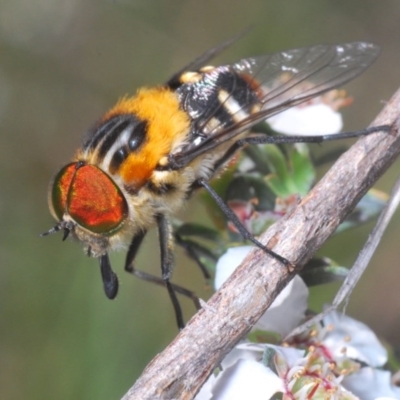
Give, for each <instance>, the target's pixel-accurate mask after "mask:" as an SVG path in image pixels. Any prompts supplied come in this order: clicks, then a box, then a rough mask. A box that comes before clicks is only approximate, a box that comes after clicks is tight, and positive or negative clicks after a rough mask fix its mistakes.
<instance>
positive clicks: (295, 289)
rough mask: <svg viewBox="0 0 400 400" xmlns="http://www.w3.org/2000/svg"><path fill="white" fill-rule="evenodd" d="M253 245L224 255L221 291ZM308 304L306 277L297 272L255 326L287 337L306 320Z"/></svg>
mask: <svg viewBox="0 0 400 400" xmlns="http://www.w3.org/2000/svg"><path fill="white" fill-rule="evenodd" d="M253 248H254V247H253V246H241V247H233V248H230V249H228V251H227V252H226V253H225V254H223V255H222V256H221V257H220V259H219V260H218V263H217V265H216V272H215V282H214V286H215V288H216V289H217V290H218V289H219V288H220V287H221V286H222V284H223V283H224V282H225V281H226V280H227V279H228V278H229V277H230V275H231V274H232V273H233V271H234V270H235V269H236V268H237V267H238V266H239V265H240V264H241V263H242V261H243V260H244V259H245V257H246V256H247V254H248V253H249V252H250V250H252V249H253ZM307 303H308V288H307V286H306V285H305V283H304V282H303V280H302V279H301V278H300V277H299V276H297V275H296V276H295V277H294V279H293V280H292V281H291V282H290V283H289V284H288V285H287V286H286V287H285V288H284V289H283V290H282V292H281V293H280V294H279V295H278V297H277V298H276V299H275V300H274V302H273V303H272V304H271V306H270V307H269V309H268V310H267V311H266V312H265V313H264V315H263V316H262V317H261V318H260V320H259V321H258V322H257V323H256V324H255V326H254V328H255V329H261V330H264V331H273V332H277V333H279V334H280V335H281V336H282V337H284V336H286V335H287V334H289V333H290V332H291V331H292V330H293V329H294V328H295V327H296V326H298V325H299V323H300V322H301V321H302V320H303V318H304V313H305V311H306V310H307Z"/></svg>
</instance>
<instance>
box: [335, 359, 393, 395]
mask: <svg viewBox="0 0 400 400" xmlns="http://www.w3.org/2000/svg"><path fill="white" fill-rule="evenodd" d="M343 386H344V387H346V388H347V389H348V390H350V391H351V392H352V393H354V394H356V395H357V396H358V397H360V399H362V400H378V399H381V400H383V399H400V388H398V387H396V386H394V385H393V384H392V383H391V374H390V372H389V371H382V370H379V369H375V368H371V367H364V368H361V369H360V370H359V371H358V372H356V373H354V374H351V375H348V376H346V377H345V378H344V380H343Z"/></svg>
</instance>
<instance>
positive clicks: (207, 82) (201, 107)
mask: <svg viewBox="0 0 400 400" xmlns="http://www.w3.org/2000/svg"><path fill="white" fill-rule="evenodd" d="M181 82H182V85H181V86H180V87H178V88H177V90H176V91H177V94H178V96H179V99H180V102H181V107H182V109H183V110H184V111H185V112H186V113H187V114H188V115H189V117H190V119H191V135H192V140H193V141H195V140H196V138H197V137H198V138H199V139H198V140H199V141H200V140H201V139H202V138H206V137H207V136H210V135H212V134H215V133H217V132H218V130H221V129H224V128H227V127H229V126H232V125H234V124H236V123H238V122H240V121H241V120H243V119H244V118H246V117H248V116H249V115H250V114H252V113H253V112H255V111H259V109H260V106H261V103H260V99H259V91H260V86H259V85H258V83H257V81H256V80H255V79H254V78H252V77H251V76H248V77H247V75H246V74H239V73H238V72H236V71H233V70H232V69H231V68H229V67H216V68H214V67H205V68H203V69H201V70H200V71H199V72H195V73H194V72H188V73H185V74H182V76H181Z"/></svg>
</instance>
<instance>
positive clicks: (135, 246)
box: [125, 217, 201, 329]
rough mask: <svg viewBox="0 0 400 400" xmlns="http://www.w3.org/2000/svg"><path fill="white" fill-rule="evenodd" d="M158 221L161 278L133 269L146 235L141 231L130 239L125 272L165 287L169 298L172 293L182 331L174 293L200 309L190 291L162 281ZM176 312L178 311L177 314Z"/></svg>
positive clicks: (180, 326)
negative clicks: (186, 298) (189, 300)
mask: <svg viewBox="0 0 400 400" xmlns="http://www.w3.org/2000/svg"><path fill="white" fill-rule="evenodd" d="M163 218H164V219H165V217H163ZM159 221H160V217H159V218H158V221H157V222H158V226H159V235H160V247H161V257H162V261H161V262H162V271H163V278H160V277H158V276H154V275H151V274H148V273H146V272H143V271H140V270H137V269H135V267H134V260H135V257H136V254H137V252H138V250H139V247H140V245H141V244H142V241H143V239H144V237H145V236H146V233H147V232H146V231H143V232H141V233H139V234H138V235H136V236H135V237H134V238H133V239H132V242H131V245H130V247H129V250H128V253H127V255H126V260H125V271H127V272H129V273H131V274H132V275H134V276H136V277H138V278H139V279H142V280H145V281H147V282H151V283H154V284H156V285H160V286H164V287H165V286H167V289H168V294H169V295H170V297H171V292H172V293H173V298H174V299H175V301H174V300H172V297H171V300H172V303H173V306H174V310H175V315H176V320H177V323H178V327H179V329H182V328H183V317H182V312H181V309H180V305H179V303H178V300H177V298H176V294H175V293H179V294H181V295H183V296H186V297H188V298H190V299H191V300H192V301H193V303H194V305H195V307H196V309H197V310H199V309H200V308H201V305H200V301H199V299H198V297H197V296H196V295H195V294H194V293H193V292H192V291H190V290H188V289H186V288H184V287H182V286H179V285H176V284H174V283H170V282H169V279H168V284H167V283H166V281H165V279H164V267H165V266H166V265H167V264H165V263H164V262H163V256H164V255H165V250H163V246H164V245H163V244H162V243H163V242H165V238H164V239H162V235H163V233H161V231H163V232H164V229H161V228H160V222H159ZM167 225H168V224H167ZM167 232H168V230H167ZM167 243H168V238H167ZM169 259H170V260H171V259H172V257H171V256H170V257H169ZM168 268H170V269H171V268H172V264H169V267H168V266H167V269H168ZM170 275H171V271H169V276H170ZM176 304H177V305H178V308H176ZM177 310H179V312H178V311H177Z"/></svg>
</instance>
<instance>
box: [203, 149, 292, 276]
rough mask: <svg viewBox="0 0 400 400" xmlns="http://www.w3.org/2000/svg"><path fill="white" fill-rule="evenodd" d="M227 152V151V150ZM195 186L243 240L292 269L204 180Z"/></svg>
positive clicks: (289, 263)
mask: <svg viewBox="0 0 400 400" xmlns="http://www.w3.org/2000/svg"><path fill="white" fill-rule="evenodd" d="M228 151H229V150H228ZM196 184H198V185H199V186H202V187H203V188H204V189H206V190H207V192H208V193H209V194H210V195H211V197H212V198H213V199H214V200H215V202H216V203H217V205H218V207H219V208H220V209H221V211H222V212H223V213H224V214H225V216H226V217H227V218H228V219H229V221H231V222H232V223H233V224H234V225H235V227H236V229H237V230H238V231H239V233H240V234H241V235H242V236H243V238H244V239H247V240H249V241H250V242H252V243H254V244H255V245H256V246H257V247H258V248H260V249H261V250H264V251H265V252H266V253H267V254H269V255H270V256H271V257H273V258H275V259H276V260H278V261H279V262H280V263H282V264H283V265H285V266H286V267H288V268H290V269H292V268H293V264H292V263H291V262H290V261H288V260H287V259H286V258H284V257H282V256H280V255H279V254H277V253H275V252H274V251H272V250H270V249H269V248H268V247H266V246H264V245H263V244H262V243H260V242H259V241H258V240H257V239H256V238H255V237H254V236H253V235H252V234H251V233H250V232H249V231H248V230H247V229H246V228H245V227H244V226H243V224H242V223H241V222H240V220H239V218H238V217H237V216H236V214H235V213H234V212H233V211H232V210H231V209H230V208H229V207H228V206H227V205H226V204H225V202H224V200H223V199H222V198H221V197H220V196H219V195H218V193H217V192H216V191H215V190H214V189H213V188H212V187H211V186H210V185H209V184H208V183H207V182H206V180H205V179H198V180H197V181H196Z"/></svg>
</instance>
